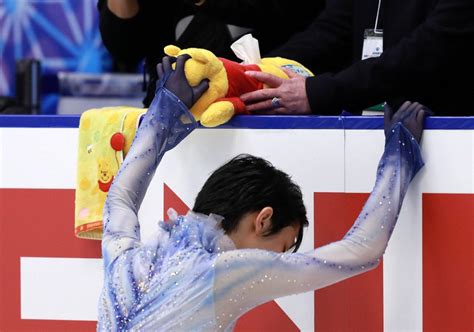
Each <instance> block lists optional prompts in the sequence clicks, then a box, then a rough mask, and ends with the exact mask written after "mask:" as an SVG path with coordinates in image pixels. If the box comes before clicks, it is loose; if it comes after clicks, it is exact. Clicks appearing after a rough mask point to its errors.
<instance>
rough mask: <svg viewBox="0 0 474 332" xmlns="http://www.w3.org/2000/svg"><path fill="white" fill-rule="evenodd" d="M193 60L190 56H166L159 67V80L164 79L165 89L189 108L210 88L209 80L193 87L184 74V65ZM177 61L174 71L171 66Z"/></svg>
mask: <svg viewBox="0 0 474 332" xmlns="http://www.w3.org/2000/svg"><path fill="white" fill-rule="evenodd" d="M190 58H191V56H190V55H188V54H183V55H180V56H178V58H174V57H169V56H165V57H164V58H163V61H162V62H161V63H159V64H158V65H157V68H156V70H157V72H158V79H160V80H161V79H164V78H165V77H166V76H168V75H169V76H168V79H167V80H166V82H165V85H164V86H165V88H166V89H168V90H169V91H171V92H172V93H174V94H175V95H176V97H178V98H179V99H180V100H181V101H182V102H183V103H184V104H185V105H186V106H187V107H188V108H191V107H192V106H193V105H194V103H195V102H196V101H197V100H198V99H199V98H200V97H201V96H202V95H203V93H204V92H206V90H207V89H208V88H209V80H207V79H205V80H202V81H201V82H200V83H199V84H198V85H197V86H194V87H193V86H191V85H189V83H188V80H187V79H186V75H185V74H184V64H185V63H186V61H187V60H189V59H190ZM175 61H176V68H175V69H174V70H173V68H172V67H171V65H172V64H173V63H174V62H175Z"/></svg>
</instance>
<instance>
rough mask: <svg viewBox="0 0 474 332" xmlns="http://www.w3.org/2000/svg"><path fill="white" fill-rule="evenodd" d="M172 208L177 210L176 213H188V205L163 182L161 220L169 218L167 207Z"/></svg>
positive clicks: (181, 214) (182, 214)
mask: <svg viewBox="0 0 474 332" xmlns="http://www.w3.org/2000/svg"><path fill="white" fill-rule="evenodd" d="M170 208H172V209H174V210H175V211H176V212H178V215H180V216H184V215H186V214H187V213H188V211H189V207H188V206H187V205H186V203H184V202H183V201H182V200H181V198H179V196H178V195H176V194H175V193H174V191H173V190H171V189H170V187H168V186H167V185H166V183H164V184H163V220H169V218H168V215H167V213H168V209H170Z"/></svg>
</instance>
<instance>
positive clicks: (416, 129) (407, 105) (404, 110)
mask: <svg viewBox="0 0 474 332" xmlns="http://www.w3.org/2000/svg"><path fill="white" fill-rule="evenodd" d="M426 114H432V112H431V111H430V110H429V109H427V108H426V107H425V106H423V105H422V104H420V103H416V102H415V103H412V102H409V101H406V102H404V103H403V105H402V106H400V108H399V109H398V110H397V111H396V112H395V114H393V110H392V108H391V107H390V106H389V105H388V104H385V109H384V122H385V126H384V127H385V137H386V138H387V137H388V135H389V133H390V130H391V129H392V127H393V126H394V125H395V124H396V123H398V122H401V123H402V124H403V125H404V126H405V128H406V129H408V130H409V131H410V133H411V134H412V135H413V137H415V139H416V141H417V142H418V143H420V140H421V134H422V133H423V122H424V119H425V116H426Z"/></svg>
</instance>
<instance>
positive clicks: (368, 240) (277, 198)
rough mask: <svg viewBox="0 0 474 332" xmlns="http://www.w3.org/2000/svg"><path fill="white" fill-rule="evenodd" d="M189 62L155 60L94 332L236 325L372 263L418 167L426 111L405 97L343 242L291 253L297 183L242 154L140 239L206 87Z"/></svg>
mask: <svg viewBox="0 0 474 332" xmlns="http://www.w3.org/2000/svg"><path fill="white" fill-rule="evenodd" d="M187 59H188V56H181V57H178V58H177V60H176V69H175V70H173V69H172V67H171V63H172V62H173V61H174V59H170V58H164V59H163V62H162V64H160V65H159V66H158V73H159V76H160V77H161V79H160V81H159V84H158V87H157V90H156V95H155V98H154V100H153V102H152V105H151V107H150V108H149V110H148V112H147V113H146V115H145V117H144V119H143V121H142V123H141V125H140V128H139V129H138V131H137V134H136V137H135V140H134V142H133V145H132V147H131V149H130V151H129V153H128V155H127V157H126V158H125V161H124V162H123V164H122V166H121V168H120V170H119V172H118V175H117V177H116V179H115V180H114V182H113V185H112V187H111V189H110V191H109V194H108V197H107V201H106V205H105V208H104V235H103V240H102V251H103V258H104V286H103V289H102V294H101V297H100V303H99V321H98V330H100V331H123V330H133V331H140V330H142V331H232V329H233V327H234V325H235V323H236V321H237V320H238V319H239V317H240V316H242V315H243V314H244V313H246V312H247V311H249V310H251V309H252V308H254V307H256V306H258V305H260V304H262V303H265V302H267V301H270V300H273V299H276V298H279V297H282V296H286V295H290V294H296V293H302V292H307V291H313V290H316V289H320V288H323V287H326V286H328V285H331V284H334V283H336V282H339V281H341V280H344V279H347V278H350V277H352V276H355V275H358V274H361V273H364V272H366V271H369V270H372V269H374V268H375V267H376V266H377V265H378V264H379V262H380V260H381V258H382V255H383V253H384V251H385V248H386V247H387V243H388V240H389V238H390V235H391V233H392V231H393V229H394V227H395V223H396V221H397V217H398V214H399V212H400V208H401V206H402V201H403V197H404V196H405V193H406V191H407V189H408V185H409V183H410V181H411V180H412V179H413V177H414V176H415V175H416V173H417V172H418V170H419V169H420V168H421V167H422V166H423V161H422V158H421V154H420V147H419V142H420V139H421V134H422V130H423V119H424V117H425V113H426V112H425V109H424V108H423V106H422V105H420V104H418V103H409V102H407V103H405V104H404V105H403V106H402V107H401V108H400V109H399V110H398V111H397V112H396V113H395V114H394V115H393V114H392V112H391V110H390V109H389V108H387V109H386V112H385V135H386V142H385V151H384V153H383V155H382V158H381V160H380V163H379V165H378V169H377V179H376V182H375V186H374V189H373V190H372V193H371V195H370V197H369V198H368V200H367V202H366V204H365V206H364V208H363V209H362V212H361V213H360V215H359V217H358V218H357V219H356V221H355V223H354V225H353V226H352V228H351V229H350V230H349V231H348V232H347V234H346V235H345V236H344V237H343V238H342V239H341V240H340V241H337V242H333V243H331V244H328V245H326V246H323V247H320V248H317V249H314V250H311V251H308V252H305V253H296V250H297V249H298V247H299V245H300V244H301V241H302V238H303V228H304V227H305V226H307V225H308V220H307V217H306V210H305V207H304V204H303V200H302V194H301V191H300V189H299V187H298V186H297V185H296V184H295V183H293V182H292V180H291V179H290V177H289V176H288V175H287V174H285V173H283V172H282V171H280V170H278V169H276V168H275V167H273V166H272V165H271V164H270V163H269V162H267V161H265V160H263V159H261V158H257V157H253V156H249V155H241V156H237V157H236V158H234V159H232V160H230V161H229V162H228V163H226V164H225V165H223V166H222V167H220V168H219V169H217V170H216V171H215V172H214V173H213V174H212V175H211V176H210V177H209V179H208V180H207V181H206V183H205V184H204V186H203V188H202V190H201V191H200V193H199V194H198V196H197V198H196V202H195V205H194V208H193V210H192V211H190V212H189V213H188V214H187V215H185V216H177V217H175V218H172V220H171V221H170V222H167V223H163V222H161V223H160V224H159V225H158V227H157V233H156V236H154V237H153V238H152V240H151V241H150V242H146V243H143V242H142V241H141V240H140V224H139V222H138V218H137V212H138V210H139V208H140V204H141V202H142V200H143V197H144V195H145V193H146V190H147V188H148V185H149V183H150V181H151V179H152V177H153V174H154V172H155V170H156V168H157V167H158V164H159V163H160V160H161V159H162V158H163V155H164V154H165V153H166V152H167V151H169V150H171V149H172V148H173V147H175V146H176V145H177V144H178V143H180V142H181V141H182V140H183V139H185V137H186V136H188V135H189V134H190V133H191V132H192V131H193V129H195V128H196V127H197V124H196V122H195V120H194V118H193V116H192V114H191V113H190V112H189V108H190V107H191V106H192V105H193V104H194V102H195V101H196V100H197V99H198V98H199V97H200V96H201V95H202V93H204V91H205V90H206V89H207V87H208V82H207V81H203V82H201V83H200V84H199V85H198V86H197V87H191V86H190V85H189V84H188V82H187V80H186V78H185V75H184V63H185V61H186V60H187ZM177 166H181V167H189V168H192V167H193V165H177ZM334 222H337V220H334Z"/></svg>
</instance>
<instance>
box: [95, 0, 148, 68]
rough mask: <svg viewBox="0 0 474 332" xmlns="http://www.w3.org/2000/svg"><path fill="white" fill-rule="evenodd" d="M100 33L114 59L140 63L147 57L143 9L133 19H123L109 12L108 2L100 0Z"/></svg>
mask: <svg viewBox="0 0 474 332" xmlns="http://www.w3.org/2000/svg"><path fill="white" fill-rule="evenodd" d="M97 7H98V9H99V17H100V23H99V27H100V33H101V36H102V41H103V43H104V45H105V47H106V48H107V50H108V51H109V52H110V54H111V55H112V57H113V58H114V59H116V60H117V61H120V62H127V63H133V62H135V63H138V62H139V61H140V60H141V59H143V57H144V56H145V53H146V51H145V43H144V42H143V37H144V36H145V29H146V22H145V16H144V15H143V11H142V8H140V11H139V12H138V14H137V15H135V16H134V17H132V18H128V19H122V18H119V17H117V16H116V15H115V14H114V13H112V12H111V11H110V10H109V7H108V6H107V0H99V2H98V5H97Z"/></svg>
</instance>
